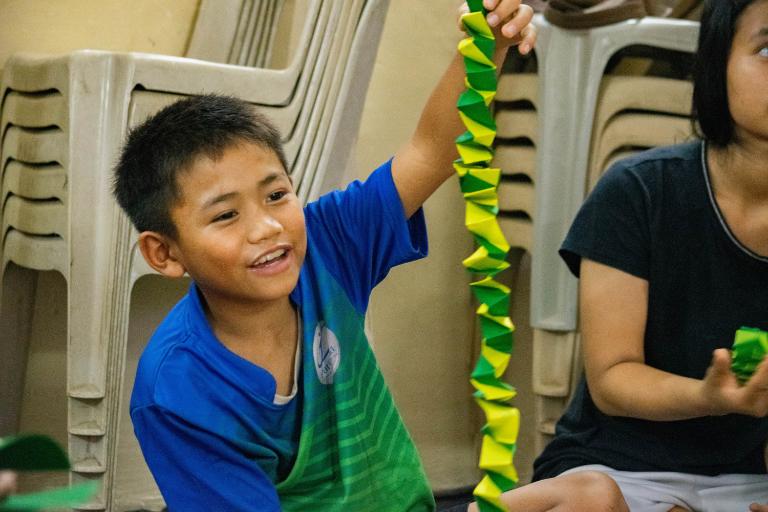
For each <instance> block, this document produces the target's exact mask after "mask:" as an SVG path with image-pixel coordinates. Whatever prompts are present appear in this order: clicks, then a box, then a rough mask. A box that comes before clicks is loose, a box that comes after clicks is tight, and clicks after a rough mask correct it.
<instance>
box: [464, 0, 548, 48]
mask: <svg viewBox="0 0 768 512" xmlns="http://www.w3.org/2000/svg"><path fill="white" fill-rule="evenodd" d="M483 6H484V7H485V9H486V10H487V11H488V15H487V16H486V18H485V19H486V20H487V21H488V25H489V26H490V27H491V28H492V29H493V34H494V36H495V37H496V47H497V48H498V49H501V50H505V51H506V49H507V48H509V47H510V46H515V45H517V46H518V51H519V52H520V54H521V55H526V54H528V53H529V52H530V51H531V50H532V49H533V46H534V45H535V44H536V28H535V27H534V26H533V25H531V20H532V19H533V9H532V8H531V7H530V6H528V5H525V4H521V1H520V0H483ZM467 12H469V7H468V6H467V4H466V2H465V3H463V4H462V6H461V9H460V15H463V14H465V13H467ZM460 17H461V16H460ZM459 26H461V21H459Z"/></svg>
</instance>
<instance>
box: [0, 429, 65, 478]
mask: <svg viewBox="0 0 768 512" xmlns="http://www.w3.org/2000/svg"><path fill="white" fill-rule="evenodd" d="M0 469H13V470H16V471H59V470H60V471H64V470H67V469H69V460H68V459H67V454H66V453H64V451H63V450H62V449H61V448H60V447H59V445H58V444H56V442H55V441H53V440H52V439H51V438H49V437H46V436H41V435H37V434H25V435H18V436H9V437H4V438H1V439H0Z"/></svg>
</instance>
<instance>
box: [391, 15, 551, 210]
mask: <svg viewBox="0 0 768 512" xmlns="http://www.w3.org/2000/svg"><path fill="white" fill-rule="evenodd" d="M520 1H521V0H484V1H483V4H484V6H485V8H486V9H487V10H488V16H487V18H486V19H487V20H488V24H489V25H491V27H492V28H493V29H494V34H495V36H496V54H495V56H494V60H495V61H496V65H497V66H498V67H501V63H502V62H503V60H504V56H505V55H506V53H507V49H508V48H509V47H510V46H513V45H519V51H520V53H521V54H527V53H528V52H529V51H530V50H531V49H532V48H533V45H534V43H535V41H536V30H535V29H534V27H533V25H531V19H532V18H533V10H532V9H531V8H530V7H529V6H527V5H522V4H521V3H520ZM464 8H465V9H464V10H466V5H464ZM463 91H464V63H463V60H462V58H461V56H460V55H459V54H458V53H457V54H456V57H454V59H453V61H451V64H450V66H449V67H448V70H447V71H446V72H445V73H444V74H443V76H442V77H441V78H440V81H439V82H438V83H437V86H436V87H435V89H434V90H433V91H432V94H431V95H430V97H429V100H427V104H426V106H425V107H424V110H423V111H422V113H421V118H420V119H419V123H418V125H417V126H416V131H415V132H414V133H413V135H412V136H411V138H410V139H409V140H408V141H407V142H406V144H405V145H404V146H403V147H402V148H400V149H399V150H398V151H397V153H396V154H395V157H394V160H393V162H392V177H393V179H394V182H395V186H396V187H397V191H398V193H399V194H400V199H401V201H402V203H403V209H404V210H405V215H406V217H410V216H411V215H413V214H414V213H415V212H416V210H418V209H419V208H420V207H421V205H422V203H424V201H426V199H427V198H428V197H429V196H431V195H432V193H433V192H434V191H435V190H437V188H438V187H439V186H440V185H441V184H442V183H443V182H444V181H445V180H446V179H448V178H449V177H450V176H451V175H452V174H453V173H454V170H453V166H452V163H453V161H454V160H455V159H456V158H457V157H458V153H457V152H456V147H455V144H454V141H455V139H456V137H458V136H459V135H461V133H462V132H463V131H464V130H465V128H464V125H463V124H462V123H461V120H460V119H459V115H458V113H457V111H456V102H457V100H458V98H459V95H460V94H461V93H462V92H463Z"/></svg>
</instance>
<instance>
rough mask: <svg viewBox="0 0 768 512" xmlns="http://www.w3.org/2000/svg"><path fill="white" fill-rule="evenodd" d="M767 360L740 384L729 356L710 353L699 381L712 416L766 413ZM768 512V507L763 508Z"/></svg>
mask: <svg viewBox="0 0 768 512" xmlns="http://www.w3.org/2000/svg"><path fill="white" fill-rule="evenodd" d="M766 361H768V360H766V359H763V361H762V362H761V363H760V364H759V365H758V367H757V369H756V370H755V373H754V374H753V375H752V377H751V378H750V379H749V380H748V381H747V382H746V383H745V384H743V385H742V384H740V383H739V381H738V379H737V378H736V375H735V374H734V373H733V371H731V355H730V352H729V351H728V350H727V349H724V348H720V349H717V350H715V351H714V353H713V354H712V364H711V365H710V367H709V368H708V369H707V373H706V375H705V376H704V380H702V386H701V392H702V393H703V397H702V398H703V400H704V401H705V403H707V404H708V406H709V407H710V414H711V415H712V416H722V415H724V414H732V413H735V414H746V415H748V416H754V417H757V418H762V417H764V416H767V415H768V362H766ZM766 512H768V508H767V509H766Z"/></svg>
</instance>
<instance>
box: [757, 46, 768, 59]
mask: <svg viewBox="0 0 768 512" xmlns="http://www.w3.org/2000/svg"><path fill="white" fill-rule="evenodd" d="M757 54H758V55H760V56H761V57H768V46H763V47H762V48H760V49H759V50H758V51H757Z"/></svg>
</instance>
